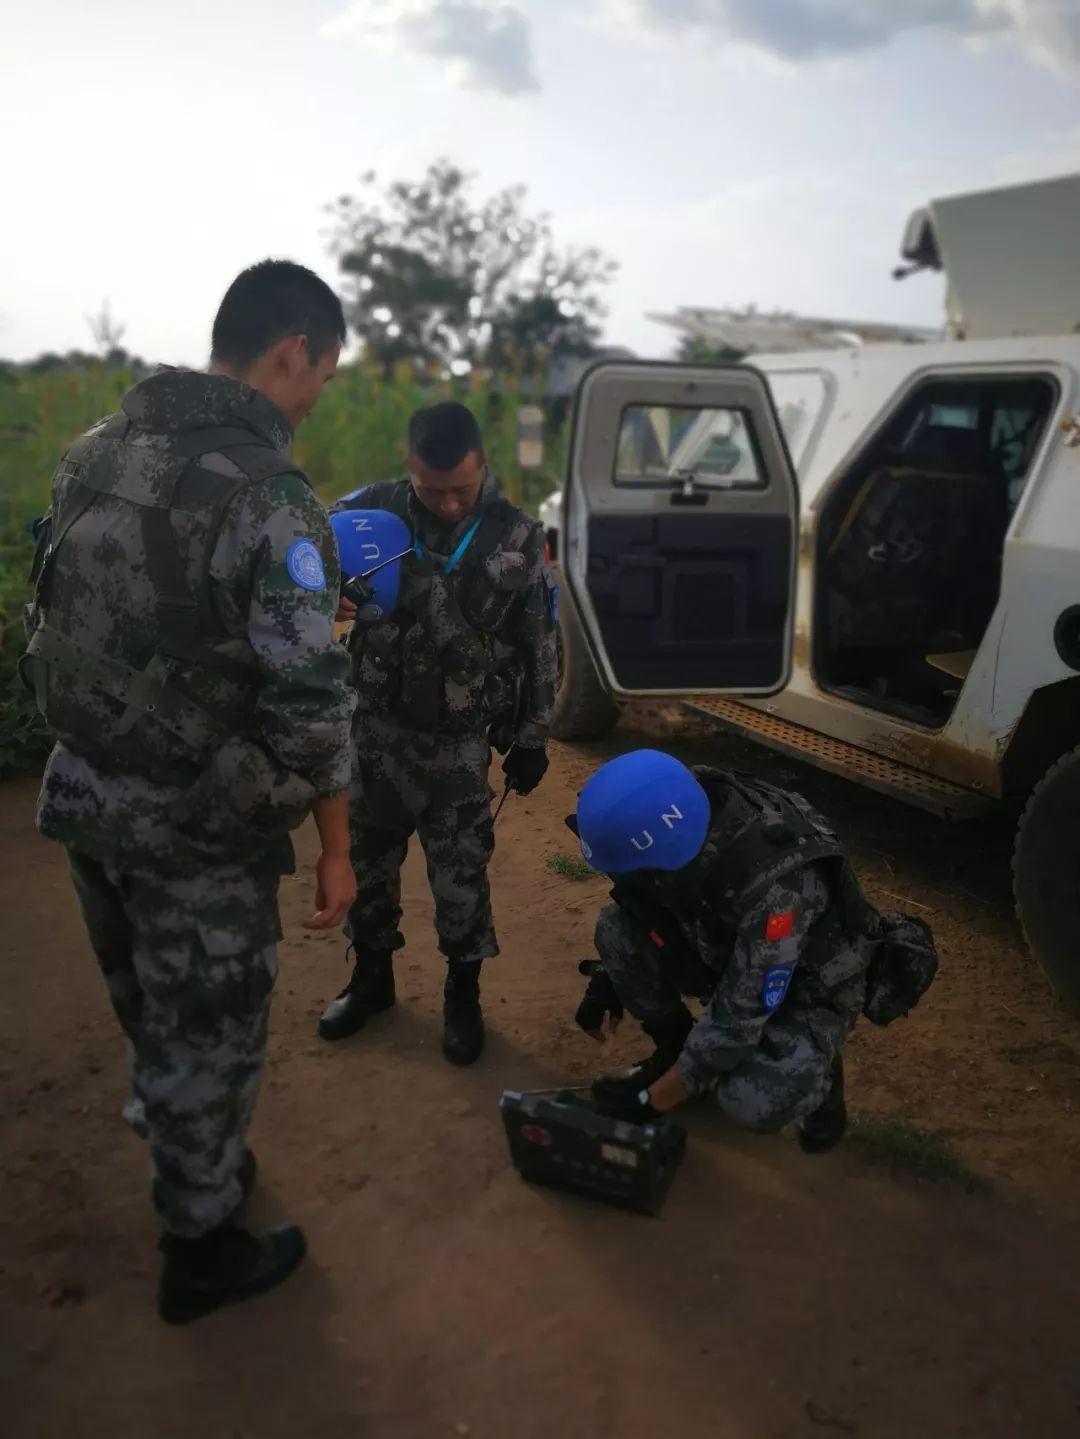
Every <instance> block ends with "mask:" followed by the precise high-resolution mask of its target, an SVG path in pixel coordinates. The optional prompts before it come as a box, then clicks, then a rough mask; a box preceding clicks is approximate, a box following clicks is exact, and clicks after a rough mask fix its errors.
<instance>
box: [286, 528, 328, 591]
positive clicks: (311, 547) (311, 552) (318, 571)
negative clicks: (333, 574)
mask: <svg viewBox="0 0 1080 1439" xmlns="http://www.w3.org/2000/svg"><path fill="white" fill-rule="evenodd" d="M285 568H286V569H287V570H288V572H289V578H290V579H291V580H292V581H293V582H294V583H295V584H298V585H299V586H300V588H301V589H302V590H311V591H312V593H313V594H314V593H315V592H316V591H318V590H325V589H326V570H325V569H324V568H323V562H322V555H321V554H320V553H319V548H318V546H317V545H316V544H314V543H313V542H312V541H311V540H294V541H293V543H292V544H291V545H290V546H289V552H288V554H287V555H286V556H285Z"/></svg>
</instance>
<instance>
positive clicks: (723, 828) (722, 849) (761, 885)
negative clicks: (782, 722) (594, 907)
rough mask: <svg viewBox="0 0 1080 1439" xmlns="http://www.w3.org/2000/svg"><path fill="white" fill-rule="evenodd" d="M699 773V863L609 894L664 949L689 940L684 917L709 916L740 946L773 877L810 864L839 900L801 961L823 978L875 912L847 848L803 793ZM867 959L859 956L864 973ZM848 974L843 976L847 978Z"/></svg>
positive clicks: (627, 882)
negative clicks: (745, 924)
mask: <svg viewBox="0 0 1080 1439" xmlns="http://www.w3.org/2000/svg"><path fill="white" fill-rule="evenodd" d="M694 773H695V775H696V776H697V778H698V780H699V781H700V783H701V784H702V786H703V787H704V789H705V792H706V794H708V796H709V799H710V801H711V802H712V821H711V823H710V826H709V833H708V836H707V837H706V840H705V845H704V847H703V849H702V851H701V853H700V854H699V855H698V857H697V858H696V859H695V860H694V861H693V862H692V863H691V864H688V865H687V866H686V867H685V868H684V869H681V870H676V871H673V872H671V873H669V874H665V873H660V872H657V871H649V870H646V871H640V872H637V873H635V874H628V875H621V876H619V877H618V879H617V881H616V883H615V887H614V889H613V890H612V897H613V898H614V899H615V900H616V902H617V903H619V904H621V905H622V906H623V907H624V908H626V909H627V910H628V911H629V912H631V913H636V914H637V915H638V917H639V919H641V920H642V922H645V923H646V924H647V926H648V927H649V928H652V929H655V930H656V931H657V933H658V934H660V935H661V937H662V938H663V939H664V941H665V943H666V944H672V943H673V944H675V945H678V944H680V943H682V944H685V943H686V936H685V935H684V934H683V933H682V931H681V927H675V926H673V923H672V921H675V922H676V925H677V921H678V920H679V918H681V917H683V916H692V915H698V914H701V913H703V912H706V911H708V912H709V913H710V915H711V919H712V927H713V928H714V929H716V930H719V931H720V932H724V931H726V932H728V933H729V934H730V936H731V941H732V943H734V940H735V935H736V932H737V931H738V929H739V926H740V924H741V923H742V921H743V919H744V917H745V916H746V915H747V914H749V913H750V911H751V910H752V909H754V908H755V906H756V905H757V904H759V903H760V900H761V898H762V895H763V893H764V891H765V890H767V889H768V887H769V886H770V885H771V884H772V883H773V882H774V881H776V880H778V879H782V878H783V877H784V876H785V875H788V874H791V873H793V872H794V871H796V870H799V869H803V868H805V867H806V866H807V865H810V864H823V865H826V866H827V868H828V869H829V871H830V885H831V889H832V893H833V898H834V902H833V904H832V905H831V906H830V909H829V911H828V912H827V913H826V915H824V916H823V917H822V919H821V920H819V922H818V925H817V926H816V928H815V931H814V934H813V936H812V939H811V944H810V945H809V946H808V950H807V953H806V954H805V955H804V956H803V959H804V963H805V964H806V965H807V966H809V967H810V968H815V967H818V966H820V967H821V968H822V969H823V970H824V971H825V972H826V987H831V984H832V980H833V976H832V975H830V974H829V973H828V969H829V964H830V959H831V957H832V956H833V955H834V954H835V953H836V952H837V951H838V949H839V948H840V947H844V948H847V949H849V950H850V944H849V943H848V942H849V941H856V942H858V943H859V948H860V949H861V948H862V944H861V941H862V938H863V937H864V936H867V935H869V934H870V933H871V931H872V929H873V926H874V923H875V921H876V918H877V911H876V910H875V909H874V907H873V906H872V905H871V904H870V903H869V902H868V901H867V900H866V899H865V898H863V895H862V891H861V889H860V888H859V883H858V880H857V879H856V877H855V875H854V873H853V871H852V869H851V866H850V864H849V863H848V860H847V858H846V856H845V854H844V850H843V847H842V845H841V843H840V841H839V839H838V838H837V836H836V835H835V834H834V832H833V831H832V829H831V828H830V827H829V825H828V823H827V822H826V820H825V819H824V817H823V816H822V815H820V814H818V812H817V811H816V810H815V809H814V808H813V807H812V806H811V805H809V804H808V803H807V802H806V800H804V799H803V798H802V796H801V795H797V794H789V793H788V792H787V791H785V790H780V789H776V788H775V787H774V786H772V785H769V784H765V783H763V782H762V781H760V780H757V779H751V778H750V777H749V776H746V775H740V774H732V773H731V772H730V771H720V770H714V769H710V768H707V767H706V766H696V767H695V769H694ZM865 963H866V958H865V957H862V958H858V959H857V964H858V967H859V968H860V969H861V968H864V967H865ZM844 977H845V978H846V977H847V976H846V975H845V976H844Z"/></svg>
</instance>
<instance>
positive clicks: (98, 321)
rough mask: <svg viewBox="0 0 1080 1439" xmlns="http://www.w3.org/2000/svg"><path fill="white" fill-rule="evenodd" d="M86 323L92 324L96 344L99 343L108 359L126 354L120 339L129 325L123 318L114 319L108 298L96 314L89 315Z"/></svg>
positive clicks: (91, 330)
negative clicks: (121, 346)
mask: <svg viewBox="0 0 1080 1439" xmlns="http://www.w3.org/2000/svg"><path fill="white" fill-rule="evenodd" d="M86 323H87V324H88V325H89V326H90V333H91V335H93V337H94V344H95V345H97V347H98V349H99V350H100V351H101V354H102V357H103V358H104V359H105V360H106V361H108V360H109V359H110V357H111V356H114V355H117V354H119V355H123V354H124V351H123V350H121V348H120V341H121V340H122V339H123V338H124V334H125V332H126V330H127V325H126V324H124V322H123V321H122V320H114V319H113V317H112V312H111V311H110V309H109V302H108V300H104V301H103V302H102V305H101V309H100V310H99V311H98V313H97V314H96V315H87V317H86Z"/></svg>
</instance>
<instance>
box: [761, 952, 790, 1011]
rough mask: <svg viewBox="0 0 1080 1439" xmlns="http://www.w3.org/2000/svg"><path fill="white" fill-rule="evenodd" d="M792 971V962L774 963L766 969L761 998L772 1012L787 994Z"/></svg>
mask: <svg viewBox="0 0 1080 1439" xmlns="http://www.w3.org/2000/svg"><path fill="white" fill-rule="evenodd" d="M792 972H793V971H792V968H791V965H790V964H774V965H773V967H772V968H771V969H767V970H766V971H765V983H764V984H763V985H762V986H761V999H762V1003H763V1004H764V1005H765V1008H766V1009H767V1010H768V1011H769V1013H770V1014H771V1013H772V1011H773V1010H774V1009H775V1008H776V1007H777V1005H778V1004H780V1002H781V1001H782V1000H783V998H784V995H785V994H787V992H788V985H789V984H790V983H791V976H792Z"/></svg>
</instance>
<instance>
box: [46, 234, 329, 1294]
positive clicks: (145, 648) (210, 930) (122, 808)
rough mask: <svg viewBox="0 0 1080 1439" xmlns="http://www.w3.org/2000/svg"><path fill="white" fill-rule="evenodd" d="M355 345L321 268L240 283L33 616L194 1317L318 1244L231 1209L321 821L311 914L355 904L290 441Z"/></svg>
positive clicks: (92, 444) (323, 599) (316, 508)
mask: <svg viewBox="0 0 1080 1439" xmlns="http://www.w3.org/2000/svg"><path fill="white" fill-rule="evenodd" d="M344 333H345V330H344V322H343V318H342V314H341V307H340V304H339V303H338V301H337V299H336V297H335V296H334V294H333V292H332V291H331V290H330V289H329V288H328V287H327V286H326V285H325V284H324V283H323V282H322V281H321V280H320V279H319V278H318V277H317V276H316V275H313V274H312V273H311V272H310V271H307V270H304V269H302V268H301V267H300V266H297V265H291V264H288V263H286V262H276V261H275V262H271V261H267V262H264V264H262V265H257V266H255V267H253V268H252V269H251V270H248V271H245V272H244V274H242V275H241V276H239V277H238V279H237V280H236V281H235V282H234V284H233V285H232V286H231V288H230V289H229V291H228V293H227V294H226V296H225V299H224V301H223V302H222V306H221V309H220V311H219V313H218V317H217V319H216V321H215V324H214V349H213V361H212V369H211V372H210V373H209V374H201V373H195V372H192V371H185V370H164V371H161V372H159V373H157V374H155V375H154V376H153V377H151V378H150V379H147V380H144V381H143V382H142V383H140V384H138V385H136V386H135V388H134V389H133V390H131V391H130V392H129V393H128V395H127V396H126V397H125V399H124V401H123V404H122V406H121V409H120V411H119V413H117V414H116V415H112V416H110V417H108V418H106V419H105V420H103V421H101V422H100V423H99V424H97V425H95V426H94V427H93V429H91V430H90V431H89V432H88V433H87V434H86V435H84V436H83V437H82V438H81V439H80V440H77V441H76V443H75V444H74V445H73V446H72V447H71V449H70V450H69V451H68V452H67V454H66V455H65V456H64V458H63V460H62V461H61V463H60V467H59V469H58V470H57V472H56V476H55V479H54V482H53V495H52V509H51V511H50V516H49V518H48V522H47V524H46V526H45V532H44V535H43V538H42V547H41V550H40V551H39V559H38V564H37V566H36V592H35V599H34V603H33V604H32V605H31V606H30V608H29V611H28V626H27V628H28V638H29V644H28V651H27V656H26V659H25V662H24V670H25V677H26V679H27V681H28V683H30V684H31V686H32V687H33V689H34V690H35V691H36V694H37V698H38V701H39V704H40V707H41V709H42V711H43V713H44V715H45V717H46V719H47V720H48V722H49V724H50V726H51V727H52V729H53V730H54V732H55V733H56V735H57V736H58V743H57V745H56V747H55V749H54V751H53V754H52V757H51V758H50V760H49V764H48V768H47V770H46V774H45V780H44V785H43V788H42V792H41V799H40V806H39V811H38V827H39V829H40V831H41V833H42V834H44V835H46V836H48V837H49V838H51V839H55V840H59V841H60V842H61V843H62V844H64V845H65V846H66V847H67V850H68V855H69V859H70V866H71V873H72V877H73V880H74V883H75V890H76V893H77V896H78V899H79V903H80V905H81V907H82V911H83V914H84V917H85V920H86V925H87V929H88V931H89V935H90V940H91V944H92V945H93V948H94V950H95V952H96V954H97V957H98V960H99V962H100V965H101V968H102V971H103V973H104V976H105V981H106V984H107V986H108V991H109V996H110V999H111V1000H112V1003H113V1006H114V1008H115V1011H116V1014H117V1017H118V1018H119V1021H120V1024H121V1025H122V1027H123V1029H124V1032H125V1034H126V1035H127V1038H128V1041H129V1046H130V1058H131V1080H132V1088H131V1098H130V1100H129V1103H128V1105H127V1108H126V1110H125V1114H126V1116H127V1118H128V1119H129V1120H130V1122H131V1123H132V1124H133V1126H134V1127H135V1128H136V1129H137V1131H138V1132H139V1133H140V1134H142V1135H143V1136H144V1137H145V1138H147V1139H148V1141H149V1146H150V1154H151V1159H152V1166H153V1187H152V1193H153V1200H154V1205H155V1208H156V1210H157V1213H158V1217H159V1219H160V1221H161V1224H162V1227H163V1229H164V1237H163V1239H162V1244H161V1248H162V1251H163V1253H164V1256H165V1259H164V1270H163V1275H162V1281H161V1287H160V1290H159V1308H160V1312H161V1314H162V1316H163V1317H164V1318H165V1319H167V1320H169V1321H170V1322H181V1321H183V1320H186V1319H191V1318H195V1317H198V1315H200V1314H203V1313H206V1312H208V1311H209V1310H210V1309H212V1308H214V1307H216V1306H217V1305H218V1304H221V1303H224V1302H227V1301H229V1300H235V1299H242V1298H246V1297H248V1296H249V1295H251V1294H255V1293H259V1292H261V1291H262V1290H264V1289H268V1288H270V1287H271V1286H272V1285H274V1284H276V1283H278V1282H280V1280H282V1279H283V1278H285V1277H286V1276H287V1275H288V1274H289V1273H290V1272H291V1271H292V1270H293V1269H294V1268H295V1267H296V1265H297V1264H298V1263H299V1261H300V1259H301V1258H302V1257H303V1254H304V1241H303V1236H302V1234H301V1232H300V1231H299V1229H296V1228H294V1227H292V1226H286V1227H283V1228H281V1229H278V1230H274V1231H271V1232H270V1233H268V1234H265V1235H262V1236H258V1237H256V1236H253V1235H251V1234H249V1233H248V1232H247V1231H246V1230H243V1229H241V1228H239V1227H238V1226H237V1225H236V1224H235V1223H234V1222H233V1219H232V1216H233V1213H234V1211H235V1210H236V1209H237V1208H238V1206H239V1205H240V1204H241V1202H242V1200H243V1199H244V1198H245V1197H246V1194H247V1192H248V1191H249V1190H250V1188H251V1185H252V1183H253V1182H254V1173H255V1164H254V1157H253V1156H252V1154H251V1152H250V1151H249V1150H247V1149H246V1148H245V1133H246V1130H247V1126H248V1121H249V1120H250V1118H251V1112H252V1108H253V1106H254V1103H255V1097H256V1092H257V1090H258V1085H259V1076H260V1072H261V1069H262V1064H263V1056H264V1053H265V1048H266V1028H267V1015H268V1010H269V1003H270V994H271V990H272V988H273V985H274V978H275V974H276V970H277V958H276V945H277V941H278V939H279V938H280V933H281V931H280V927H279V920H278V910H277V890H278V881H279V877H280V876H281V875H282V874H285V873H290V872H291V871H292V868H293V855H292V845H291V842H290V839H289V830H290V829H291V828H292V827H294V826H295V825H296V824H298V823H299V822H300V821H301V820H302V819H303V818H304V816H305V815H306V814H307V813H308V812H310V811H312V810H313V811H314V813H315V817H316V821H317V823H318V825H319V828H320V831H321V835H322V841H323V850H322V857H321V859H320V861H319V869H318V889H317V896H316V902H317V910H318V913H317V914H316V916H315V917H314V919H313V921H312V925H313V927H318V928H329V927H331V926H334V925H337V924H339V923H341V920H342V918H343V917H344V914H345V912H346V910H347V908H348V905H349V903H350V902H351V900H352V898H353V896H354V895H355V884H354V882H353V877H352V872H351V866H350V865H349V861H348V811H347V799H346V794H345V791H346V789H347V786H348V782H349V775H350V769H351V758H350V752H349V726H350V720H351V715H352V710H353V704H354V700H353V695H352V692H351V689H350V687H349V685H348V662H347V658H346V656H345V653H344V651H343V649H342V648H341V647H340V646H336V645H335V644H334V643H333V618H334V611H335V608H336V605H337V590H338V566H337V550H336V546H335V543H334V539H333V535H332V533H331V531H330V526H329V523H328V520H327V517H326V514H325V512H324V511H323V509H322V507H321V506H320V505H319V503H318V502H317V500H316V499H315V496H314V495H313V494H312V492H311V490H310V488H309V487H308V484H307V481H306V480H305V478H304V476H303V474H302V473H301V472H300V470H299V469H298V468H297V466H296V464H295V462H294V461H293V460H292V458H291V457H290V453H289V451H290V445H291V442H292V433H293V427H294V425H295V424H297V423H298V422H299V421H300V420H301V419H303V418H304V416H305V415H306V414H307V413H308V411H309V410H310V409H311V407H312V405H313V404H314V403H315V400H316V398H317V397H318V394H319V391H320V390H321V388H322V385H323V383H324V382H325V380H326V379H327V378H328V377H329V375H330V374H332V373H333V370H334V368H335V366H336V363H337V357H338V352H339V350H340V345H341V341H342V339H343V338H344Z"/></svg>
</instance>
